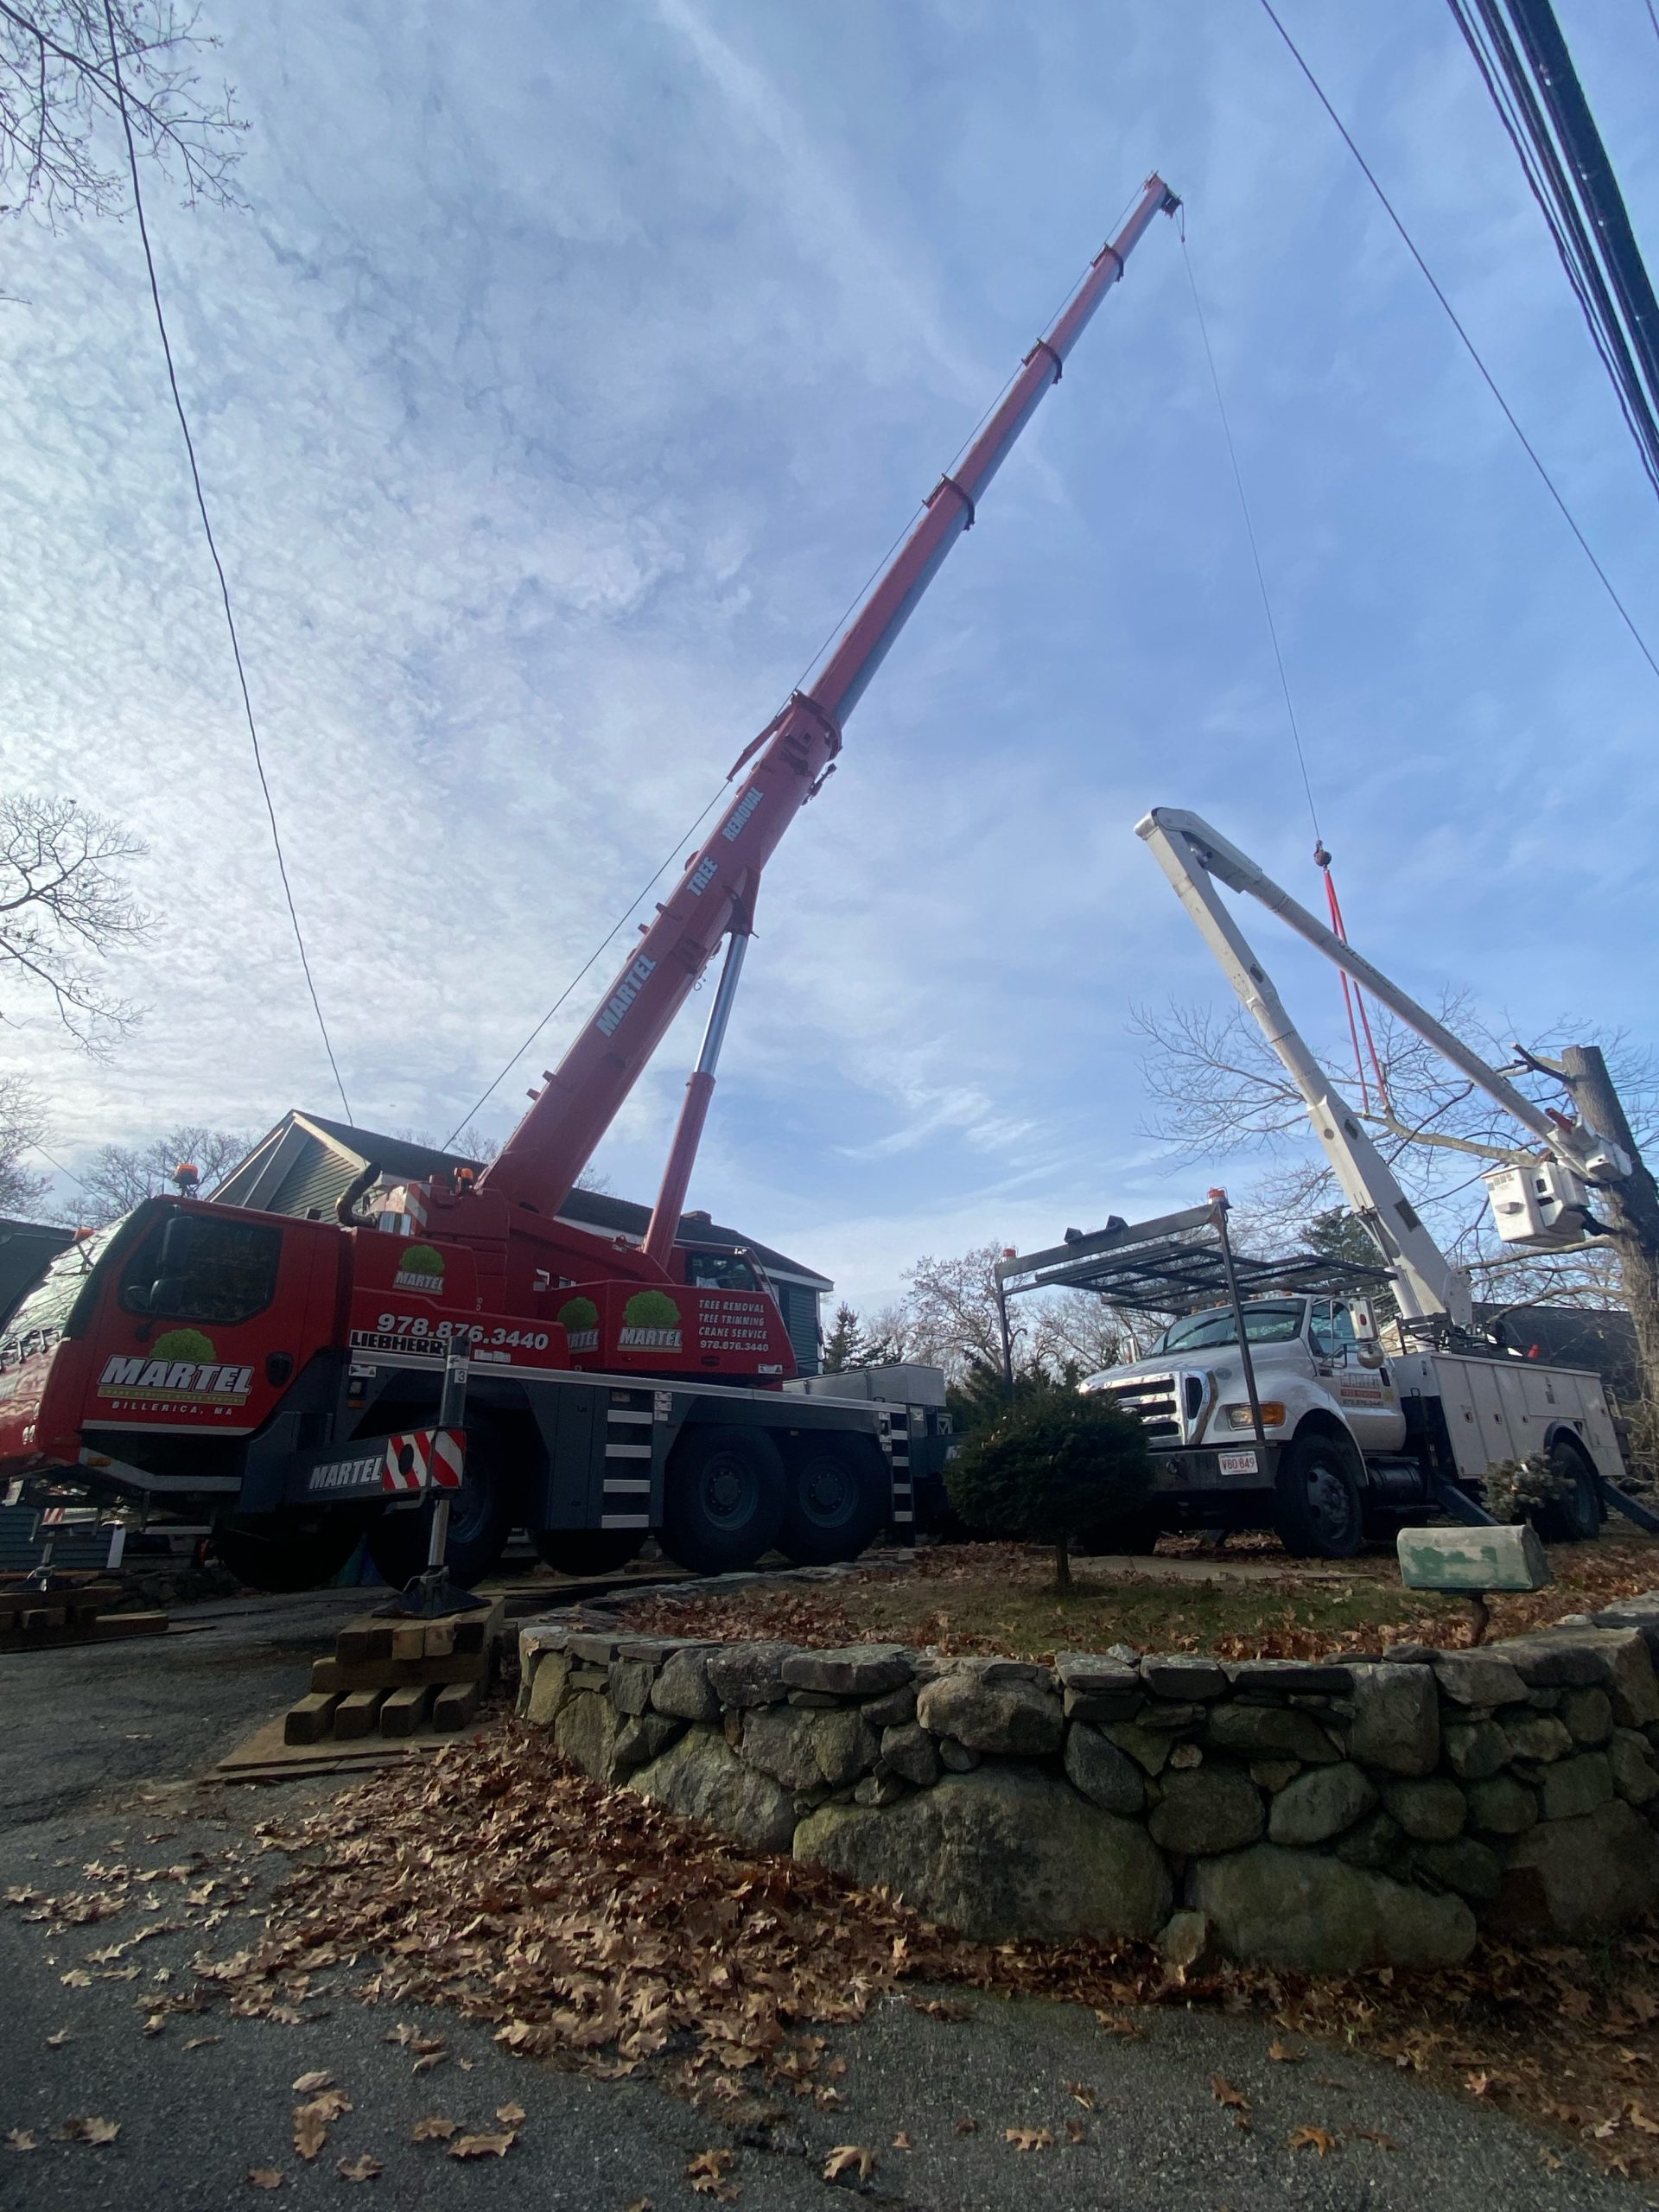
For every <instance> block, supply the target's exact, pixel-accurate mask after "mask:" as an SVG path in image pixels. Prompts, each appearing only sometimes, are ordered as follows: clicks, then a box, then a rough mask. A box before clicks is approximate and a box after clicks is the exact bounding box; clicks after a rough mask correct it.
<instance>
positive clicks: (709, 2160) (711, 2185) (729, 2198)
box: [685, 2150, 738, 2204]
mask: <svg viewBox="0 0 1659 2212" xmlns="http://www.w3.org/2000/svg"><path fill="white" fill-rule="evenodd" d="M733 2164H734V2159H733V2157H732V2153H731V2152H729V2151H721V2150H713V2151H699V2152H696V2155H695V2157H693V2158H691V2160H690V2163H689V2164H687V2166H686V2169H685V2177H686V2179H687V2180H688V2181H689V2182H690V2184H691V2186H692V2188H693V2189H694V2190H696V2193H697V2195H698V2196H713V2197H716V2198H718V2199H719V2201H720V2202H721V2203H722V2204H730V2203H731V2202H733V2201H734V2198H735V2197H736V2196H737V2193H738V2183H736V2182H734V2181H728V2180H727V2179H726V2176H727V2175H728V2173H730V2171H731V2170H732V2167H733Z"/></svg>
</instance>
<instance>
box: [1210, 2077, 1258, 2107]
mask: <svg viewBox="0 0 1659 2212" xmlns="http://www.w3.org/2000/svg"><path fill="white" fill-rule="evenodd" d="M1210 2094H1211V2096H1212V2097H1213V2098H1214V2099H1215V2101H1216V2102H1217V2104H1218V2105H1227V2106H1229V2107H1231V2108H1232V2109H1233V2110H1235V2111H1237V2112H1249V2108H1250V2101H1249V2098H1248V2097H1247V2096H1246V2095H1245V2094H1244V2092H1243V2089H1236V2088H1234V2087H1233V2085H1232V2083H1231V2082H1230V2081H1229V2080H1228V2079H1227V2076H1226V2075H1224V2074H1212V2075H1211V2076H1210Z"/></svg>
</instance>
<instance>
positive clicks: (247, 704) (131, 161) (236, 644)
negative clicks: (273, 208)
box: [104, 0, 352, 1122]
mask: <svg viewBox="0 0 1659 2212" xmlns="http://www.w3.org/2000/svg"><path fill="white" fill-rule="evenodd" d="M104 21H105V24H106V26H107V27H108V29H109V35H110V61H111V67H112V68H113V70H114V73H115V94H116V103H117V105H118V107H119V108H120V111H121V128H122V130H123V131H124V133H125V136H126V142H127V168H128V169H129V171H130V174H131V177H132V204H133V207H134V209H135V210H136V212H137V217H138V235H139V237H140V238H142V239H143V247H144V266H145V268H146V269H147V270H149V296H150V299H151V300H152V302H154V304H155V308H156V328H157V330H159V331H160V333H161V336H162V353H164V354H165V356H166V357H167V380H168V385H170V386H171V387H172V391H173V405H174V408H175V410H176V412H177V414H178V418H179V428H180V429H181V431H182V432H183V433H184V449H185V452H186V454H188V456H189V461H190V480H191V482H192V484H193V485H194V486H195V493H196V505H197V507H198V509H199V510H200V514H201V527H202V534H203V535H204V537H206V538H207V550H208V552H209V553H210V554H211V555H212V556H213V572H214V574H215V575H217V576H218V578H219V597H220V599H221V600H222V601H224V603H225V626H226V629H227V630H228V631H229V632H230V636H231V652H232V656H233V658H234V659H235V661H236V680H237V682H238V683H239V684H240V685H241V687H242V708H243V712H244V713H245V715H246V716H247V721H248V737H249V740H250V741H251V744H252V747H253V765H254V767H255V768H256V770H257V772H258V776H259V789H260V791H261V792H262V793H263V795H264V802H265V812H266V815H267V816H268V817H270V842H271V843H272V845H273V846H274V847H275V848H276V852H277V874H279V875H280V876H281V877H282V880H283V898H284V899H286V900H287V902H288V918H289V921H291V922H292V923H293V925H294V942H295V944H296V945H297V946H298V947H299V953H300V966H301V967H302V969H304V971H305V988H306V989H307V990H308V992H309V993H310V995H311V1007H312V1011H313V1012H314V1013H315V1015H316V1017H317V1027H318V1029H319V1030H320V1031H321V1033H322V1049H323V1051H324V1052H327V1055H328V1065H329V1067H330V1068H331V1069H332V1070H333V1071H334V1088H335V1090H338V1091H339V1093H340V1104H341V1105H342V1106H343V1107H344V1108H345V1109H346V1121H347V1122H350V1120H351V1118H352V1103H351V1101H350V1099H349V1098H347V1097H346V1085H345V1084H344V1083H343V1082H342V1081H341V1079H340V1062H339V1061H338V1060H337V1059H336V1058H334V1045H333V1043H332V1041H331V1040H330V1039H329V1035H328V1025H327V1022H326V1021H325V1020H323V1017H322V1001H321V999H319V997H318V996H317V986H316V982H315V978H314V977H313V976H312V973H311V961H310V957H309V955H308V953H307V951H306V949H305V932H304V931H302V929H301V927H300V914H299V909H298V907H297V906H296V905H295V903H294V888H293V886H292V885H291V884H290V883H289V880H288V861H287V860H286V858H285V857H284V855H283V840H282V835H281V832H280V831H279V830H278V829H277V809H276V806H275V804H274V803H273V801H272V799H271V796H270V784H269V783H268V782H267V780H266V778H265V763H264V755H263V753H261V751H260V747H259V728H258V724H257V722H256V721H255V720H254V715H253V700H252V697H251V694H250V692H249V690H248V677H247V671H246V670H245V668H244V667H243V665H242V646H241V642H240V640H239V639H238V636H237V633H236V617H235V615H234V614H233V613H232V611H231V588H230V586H229V584H228V583H227V582H226V579H225V564H224V563H223V562H222V561H221V560H220V559H219V547H218V545H217V544H216V543H215V542H214V539H213V524H212V522H211V521H210V520H209V519H208V515H207V497H206V495H205V493H203V491H202V488H201V471H200V469H199V468H198V467H197V466H196V448H195V442H194V439H193V438H192V437H191V435H190V423H189V419H188V416H186V414H185V411H184V400H183V398H182V397H181V394H180V391H179V378H178V372H177V371H176V370H175V367H174V365H173V348H172V346H171V344H170V343H169V341H168V335H167V317H166V316H165V315H163V314H162V294H161V287H160V286H159V285H158V283H156V257H155V256H154V254H153V253H152V252H151V251H150V245H149V226H148V224H147V223H146V222H145V220H144V199H143V192H142V191H141V190H140V188H139V183H138V154H137V148H136V146H135V145H134V143H133V137H132V121H131V118H130V116H129V115H128V113H127V95H126V87H125V86H124V82H123V79H122V76H121V52H120V47H119V44H118V41H117V38H116V35H115V16H114V12H113V10H112V9H111V4H110V0H104Z"/></svg>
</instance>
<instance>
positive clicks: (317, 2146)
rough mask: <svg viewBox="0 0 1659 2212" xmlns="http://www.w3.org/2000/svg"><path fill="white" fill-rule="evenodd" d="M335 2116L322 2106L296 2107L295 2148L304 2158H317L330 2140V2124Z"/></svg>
mask: <svg viewBox="0 0 1659 2212" xmlns="http://www.w3.org/2000/svg"><path fill="white" fill-rule="evenodd" d="M333 2118H334V2114H333V2113H330V2112H328V2111H327V2110H325V2108H324V2107H323V2106H321V2104H315V2105H296V2106H295V2107H294V2148H295V2149H296V2151H297V2152H299V2154H300V2156H301V2157H302V2158H315V2157H316V2155H317V2153H318V2152H319V2151H321V2148H322V2146H323V2145H324V2144H325V2143H326V2142H327V2140H328V2122H329V2121H330V2120H332V2119H333Z"/></svg>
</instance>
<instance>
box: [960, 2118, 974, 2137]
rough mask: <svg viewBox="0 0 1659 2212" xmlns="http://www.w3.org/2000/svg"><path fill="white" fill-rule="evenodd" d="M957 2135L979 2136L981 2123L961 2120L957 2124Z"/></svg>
mask: <svg viewBox="0 0 1659 2212" xmlns="http://www.w3.org/2000/svg"><path fill="white" fill-rule="evenodd" d="M978 2133H979V2122H978V2121H977V2120H958V2121H957V2134H958V2135H977V2134H978Z"/></svg>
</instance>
